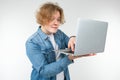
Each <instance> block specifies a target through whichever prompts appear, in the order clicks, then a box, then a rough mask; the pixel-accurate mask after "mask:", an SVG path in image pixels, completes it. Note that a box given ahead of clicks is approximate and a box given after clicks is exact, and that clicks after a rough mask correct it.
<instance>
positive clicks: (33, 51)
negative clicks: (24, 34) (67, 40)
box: [26, 41, 72, 77]
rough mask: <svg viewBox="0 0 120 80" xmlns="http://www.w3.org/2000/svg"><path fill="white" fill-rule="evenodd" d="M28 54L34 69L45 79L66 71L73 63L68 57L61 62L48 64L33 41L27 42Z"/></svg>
mask: <svg viewBox="0 0 120 80" xmlns="http://www.w3.org/2000/svg"><path fill="white" fill-rule="evenodd" d="M26 53H27V56H28V58H29V59H30V61H31V63H32V65H33V67H34V68H35V69H36V70H37V71H38V73H39V74H40V75H42V76H44V77H51V76H55V75H56V74H58V73H59V72H61V71H63V70H64V69H66V68H67V67H68V65H69V64H70V63H72V61H71V60H69V59H68V56H65V57H64V58H62V59H60V60H59V61H56V62H53V63H50V64H48V63H47V60H46V58H45V56H44V54H42V51H41V49H40V47H38V45H37V44H35V43H33V42H32V41H27V42H26Z"/></svg>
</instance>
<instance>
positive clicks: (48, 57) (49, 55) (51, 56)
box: [42, 49, 56, 64]
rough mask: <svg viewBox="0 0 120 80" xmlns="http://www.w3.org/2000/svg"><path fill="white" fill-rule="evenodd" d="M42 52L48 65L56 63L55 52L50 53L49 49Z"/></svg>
mask: <svg viewBox="0 0 120 80" xmlns="http://www.w3.org/2000/svg"><path fill="white" fill-rule="evenodd" d="M42 52H44V53H43V54H44V56H45V59H46V60H47V62H48V64H49V63H52V62H55V61H56V59H55V52H54V51H52V50H51V49H49V50H47V49H46V50H42Z"/></svg>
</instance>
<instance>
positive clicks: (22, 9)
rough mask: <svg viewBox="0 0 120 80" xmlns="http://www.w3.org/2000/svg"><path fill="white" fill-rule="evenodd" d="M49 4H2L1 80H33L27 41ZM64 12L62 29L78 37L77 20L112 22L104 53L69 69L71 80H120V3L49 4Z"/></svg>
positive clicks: (4, 0)
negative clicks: (39, 13)
mask: <svg viewBox="0 0 120 80" xmlns="http://www.w3.org/2000/svg"><path fill="white" fill-rule="evenodd" d="M46 1H47V0H0V80H30V73H31V70H32V68H31V63H30V61H29V60H28V58H27V56H26V51H25V41H26V40H27V38H28V37H29V36H30V35H31V34H32V33H34V32H35V31H36V30H37V28H38V24H37V23H36V20H35V13H36V10H37V9H38V8H39V6H40V4H42V3H43V2H46ZM50 1H55V2H58V3H59V5H60V6H61V7H62V8H63V9H64V13H65V18H66V23H65V24H64V25H62V26H61V27H60V28H61V29H62V31H64V32H65V33H66V34H67V35H68V36H71V35H74V34H75V28H76V21H77V18H78V17H81V18H90V19H96V20H104V21H107V22H109V27H108V33H107V40H106V47H105V52H104V53H100V54H98V55H96V56H93V57H86V58H80V59H76V60H75V63H74V64H71V65H70V66H69V70H70V76H71V80H120V35H119V34H120V22H119V21H120V15H119V14H120V5H119V3H120V1H119V0H50Z"/></svg>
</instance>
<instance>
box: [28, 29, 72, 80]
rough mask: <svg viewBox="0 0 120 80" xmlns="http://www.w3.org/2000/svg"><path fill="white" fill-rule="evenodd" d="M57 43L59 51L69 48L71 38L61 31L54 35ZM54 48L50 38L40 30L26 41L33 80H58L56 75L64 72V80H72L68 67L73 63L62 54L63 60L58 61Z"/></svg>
mask: <svg viewBox="0 0 120 80" xmlns="http://www.w3.org/2000/svg"><path fill="white" fill-rule="evenodd" d="M54 38H55V42H56V43H57V44H58V48H59V49H65V48H67V47H68V46H67V45H68V41H69V37H68V36H67V35H66V34H64V33H63V32H62V31H61V30H58V31H57V32H56V33H55V34H54ZM53 50H54V48H53V46H52V44H51V42H50V40H49V38H48V36H47V35H46V34H45V33H44V32H42V30H41V28H40V27H39V28H38V30H37V31H36V32H35V33H34V34H33V35H32V36H31V37H30V38H28V40H27V41H26V53H27V56H28V58H29V60H30V62H31V63H32V68H33V70H32V73H31V80H56V75H57V74H58V73H60V72H61V71H64V76H65V79H64V80H70V77H69V71H68V65H69V64H71V63H72V61H71V60H69V59H68V56H67V55H64V54H61V55H60V57H61V59H60V60H59V61H56V58H55V52H54V51H53Z"/></svg>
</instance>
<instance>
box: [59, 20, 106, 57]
mask: <svg viewBox="0 0 120 80" xmlns="http://www.w3.org/2000/svg"><path fill="white" fill-rule="evenodd" d="M107 28H108V23H107V22H105V21H98V20H91V19H78V21H77V34H76V43H75V51H74V52H72V51H71V50H70V49H62V50H58V51H59V52H60V53H64V54H67V55H68V54H71V53H73V54H74V56H77V55H85V54H89V53H101V52H104V49H105V42H106V34H107Z"/></svg>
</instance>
